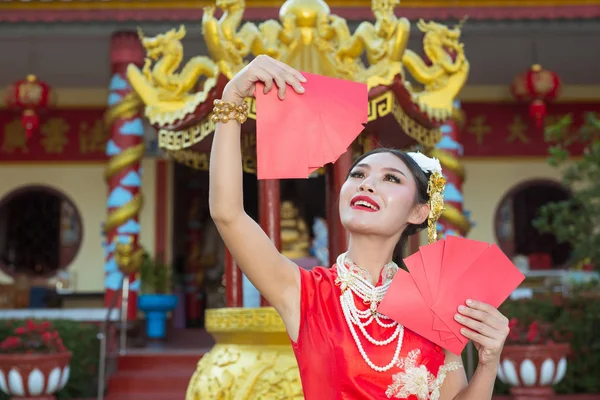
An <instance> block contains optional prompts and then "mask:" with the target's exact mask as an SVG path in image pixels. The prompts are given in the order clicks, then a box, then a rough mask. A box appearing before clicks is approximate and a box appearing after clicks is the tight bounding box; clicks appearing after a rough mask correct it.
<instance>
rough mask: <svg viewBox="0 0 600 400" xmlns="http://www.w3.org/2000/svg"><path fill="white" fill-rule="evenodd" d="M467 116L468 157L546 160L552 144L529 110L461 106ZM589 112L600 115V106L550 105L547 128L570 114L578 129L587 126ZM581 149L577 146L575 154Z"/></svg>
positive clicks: (500, 105) (511, 106) (463, 138)
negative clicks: (543, 158)
mask: <svg viewBox="0 0 600 400" xmlns="http://www.w3.org/2000/svg"><path fill="white" fill-rule="evenodd" d="M462 109H463V111H464V112H465V115H466V116H467V119H466V124H465V127H464V128H463V133H462V134H461V142H462V145H463V149H464V156H465V157H546V156H547V155H548V146H549V144H548V143H547V142H546V141H545V139H544V127H543V126H542V127H538V126H537V123H536V121H535V120H533V119H531V118H530V117H529V114H528V110H527V107H525V106H523V105H522V104H506V103H465V102H463V103H462ZM586 112H596V113H598V114H599V115H600V104H590V103H586V104H576V103H556V104H549V105H548V114H547V115H546V117H545V118H544V125H545V126H548V125H552V124H554V123H555V122H556V121H558V120H560V119H561V118H562V117H563V116H565V115H568V114H571V115H572V116H573V121H574V124H573V126H572V129H574V130H577V129H578V128H579V126H581V125H583V124H584V123H585V118H584V117H585V114H586ZM581 151H582V147H581V146H579V147H577V146H574V147H573V149H572V152H573V154H580V153H581Z"/></svg>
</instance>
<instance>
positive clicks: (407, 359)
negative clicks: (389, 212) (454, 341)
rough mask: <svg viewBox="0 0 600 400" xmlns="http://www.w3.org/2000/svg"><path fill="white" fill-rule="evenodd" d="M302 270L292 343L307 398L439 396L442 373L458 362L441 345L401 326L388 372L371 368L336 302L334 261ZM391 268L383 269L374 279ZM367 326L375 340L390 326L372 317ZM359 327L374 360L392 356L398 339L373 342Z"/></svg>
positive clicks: (422, 399) (425, 399)
mask: <svg viewBox="0 0 600 400" xmlns="http://www.w3.org/2000/svg"><path fill="white" fill-rule="evenodd" d="M300 271H301V272H300V275H301V303H300V304H301V305H300V307H301V311H300V331H299V335H298V340H297V341H296V342H293V343H292V346H293V348H294V352H295V354H296V359H297V360H298V366H299V368H300V377H301V380H302V387H303V390H304V397H305V399H306V400H363V399H387V398H399V399H408V400H429V399H432V400H436V399H437V397H438V396H439V387H440V386H441V383H442V382H443V379H444V378H445V376H446V373H447V372H449V371H450V370H453V369H457V368H458V367H459V365H446V366H444V360H445V355H444V351H443V350H442V349H441V348H440V347H439V346H437V345H435V344H433V343H432V342H430V341H429V340H427V339H424V338H423V337H421V336H419V335H417V334H416V333H413V332H411V331H409V330H408V329H405V330H404V340H403V344H402V350H401V352H400V358H399V363H398V364H397V365H395V366H394V367H392V369H390V370H388V371H386V372H376V371H374V370H373V369H371V367H369V366H368V365H367V363H366V362H365V360H364V359H363V357H362V356H361V354H360V353H359V350H358V348H357V345H356V343H355V341H354V338H353V337H352V334H351V332H350V329H349V328H348V325H347V322H346V319H345V317H344V313H343V311H342V307H341V305H340V295H341V289H340V287H339V286H338V285H336V277H337V271H336V267H335V266H333V267H332V268H329V269H327V268H323V267H317V268H314V269H312V270H311V271H307V270H304V269H302V268H300ZM363 271H364V270H363ZM364 273H366V274H368V273H367V272H366V271H364ZM394 273H395V271H390V270H386V269H384V271H382V274H381V276H380V278H379V282H378V284H377V285H381V284H382V281H383V279H391V278H392V277H393V274H394ZM355 300H356V296H355ZM361 303H362V301H361ZM357 305H358V303H357ZM359 307H360V306H359ZM360 308H361V309H366V308H367V306H362V307H360ZM366 329H367V331H368V333H369V334H370V335H371V336H372V337H373V338H375V339H376V340H383V339H385V338H388V337H389V336H390V335H391V334H392V332H393V330H394V328H383V327H381V326H379V325H378V324H376V323H372V324H370V325H368V326H367V327H366ZM357 333H358V337H359V339H360V341H361V344H362V347H363V349H364V350H365V352H366V354H367V355H368V357H369V358H370V359H371V361H372V362H373V363H374V364H375V365H378V366H384V365H387V364H388V363H389V362H390V361H391V359H392V357H393V355H394V351H395V350H396V345H397V341H396V340H394V341H393V342H392V343H390V344H387V345H384V346H376V345H374V344H371V343H370V342H368V341H367V340H366V338H365V337H364V336H363V335H362V333H360V331H359V330H358V329H357ZM442 366H443V367H442Z"/></svg>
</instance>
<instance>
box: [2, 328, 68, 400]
mask: <svg viewBox="0 0 600 400" xmlns="http://www.w3.org/2000/svg"><path fill="white" fill-rule="evenodd" d="M70 361H71V353H70V352H69V351H68V350H67V349H66V348H65V346H64V344H63V342H62V339H61V337H60V335H59V334H58V332H57V331H56V330H55V329H54V328H53V327H52V325H51V323H50V322H48V321H45V322H42V323H36V322H35V321H32V320H28V321H27V322H26V323H25V325H24V326H19V327H17V328H15V329H14V330H13V335H11V336H8V337H7V338H5V339H4V340H3V341H2V342H1V343H0V390H2V391H3V392H5V393H6V394H8V395H9V396H12V398H13V399H15V400H17V399H33V398H35V399H36V400H54V399H55V397H54V394H55V393H56V392H58V391H59V390H61V389H62V388H64V387H65V385H66V384H67V382H68V381H69V374H70V369H69V363H70Z"/></svg>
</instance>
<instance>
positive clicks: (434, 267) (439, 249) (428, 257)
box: [411, 240, 455, 340]
mask: <svg viewBox="0 0 600 400" xmlns="http://www.w3.org/2000/svg"><path fill="white" fill-rule="evenodd" d="M444 249H445V241H444V240H438V241H437V242H435V243H432V244H430V245H427V246H420V247H419V253H421V258H422V260H423V266H427V267H426V268H425V267H424V270H425V274H426V276H427V281H428V283H429V288H430V292H431V293H432V302H431V304H430V306H432V305H433V304H434V303H435V302H436V300H437V296H438V294H439V292H440V288H439V285H440V279H441V270H442V260H443V255H444ZM411 273H412V272H411ZM433 329H434V330H436V331H439V332H440V337H441V338H442V339H444V340H447V339H451V338H454V337H455V335H454V333H452V331H451V330H450V328H449V327H447V326H446V324H444V322H443V321H442V320H440V319H439V318H438V317H437V315H435V316H434V318H433Z"/></svg>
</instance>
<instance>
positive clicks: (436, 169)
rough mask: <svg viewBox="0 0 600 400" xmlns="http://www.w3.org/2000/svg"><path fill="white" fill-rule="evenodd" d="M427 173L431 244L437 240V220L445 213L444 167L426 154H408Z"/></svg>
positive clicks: (428, 238) (428, 223) (428, 231)
mask: <svg viewBox="0 0 600 400" xmlns="http://www.w3.org/2000/svg"><path fill="white" fill-rule="evenodd" d="M407 154H408V155H409V156H410V157H411V158H412V159H413V160H414V161H415V162H416V163H417V165H418V166H419V167H420V168H421V170H422V171H423V172H425V173H430V174H431V175H430V176H429V182H428V184H427V194H429V216H428V217H427V241H428V243H429V244H431V243H433V242H435V241H436V240H437V220H438V219H439V218H440V217H441V215H442V212H443V211H444V190H445V189H446V178H444V176H443V175H442V165H441V164H440V161H439V160H438V159H437V158H431V157H427V156H426V155H425V154H422V153H419V152H416V153H407Z"/></svg>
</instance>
